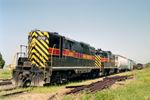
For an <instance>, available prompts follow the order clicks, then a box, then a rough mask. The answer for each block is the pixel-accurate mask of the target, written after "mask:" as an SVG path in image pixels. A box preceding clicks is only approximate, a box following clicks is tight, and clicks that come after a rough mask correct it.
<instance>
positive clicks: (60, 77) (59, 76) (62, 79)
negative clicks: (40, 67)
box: [51, 72, 68, 84]
mask: <svg viewBox="0 0 150 100" xmlns="http://www.w3.org/2000/svg"><path fill="white" fill-rule="evenodd" d="M51 81H52V83H57V84H63V83H67V82H68V76H67V75H66V74H65V73H59V72H58V73H55V74H54V75H53V76H52V80H51Z"/></svg>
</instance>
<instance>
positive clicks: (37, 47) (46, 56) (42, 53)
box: [35, 46, 48, 60]
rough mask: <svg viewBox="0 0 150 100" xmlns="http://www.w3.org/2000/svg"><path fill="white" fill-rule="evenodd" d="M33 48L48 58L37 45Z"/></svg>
mask: <svg viewBox="0 0 150 100" xmlns="http://www.w3.org/2000/svg"><path fill="white" fill-rule="evenodd" d="M35 48H36V49H37V50H38V51H39V52H40V53H41V54H42V56H43V57H45V59H46V60H48V57H47V56H46V55H45V54H44V53H43V52H42V51H41V49H39V48H38V47H37V46H35Z"/></svg>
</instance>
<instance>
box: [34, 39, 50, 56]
mask: <svg viewBox="0 0 150 100" xmlns="http://www.w3.org/2000/svg"><path fill="white" fill-rule="evenodd" d="M33 41H35V43H37V44H38V45H39V46H40V47H41V48H42V50H44V51H45V53H46V54H49V53H48V50H46V49H45V48H44V47H43V46H42V45H41V44H40V43H39V41H37V40H36V39H35V38H33Z"/></svg>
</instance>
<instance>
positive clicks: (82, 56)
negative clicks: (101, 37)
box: [12, 30, 118, 87]
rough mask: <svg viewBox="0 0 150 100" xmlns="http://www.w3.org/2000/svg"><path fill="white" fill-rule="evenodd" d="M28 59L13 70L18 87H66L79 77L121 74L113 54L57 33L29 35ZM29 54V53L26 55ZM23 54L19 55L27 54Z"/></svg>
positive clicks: (33, 32) (36, 31)
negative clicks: (62, 85)
mask: <svg viewBox="0 0 150 100" xmlns="http://www.w3.org/2000/svg"><path fill="white" fill-rule="evenodd" d="M27 52H28V54H27V56H19V57H18V58H17V59H18V60H17V66H16V68H15V69H14V70H13V73H12V74H13V81H14V83H15V84H16V85H17V86H23V87H24V86H25V87H27V86H43V85H44V84H47V83H65V82H67V81H69V80H70V79H71V78H73V77H76V76H84V77H91V78H94V77H97V76H99V73H101V74H109V73H110V71H111V70H113V71H117V69H118V67H117V66H115V56H114V55H113V54H112V53H111V52H110V51H108V52H107V51H102V50H100V49H98V50H96V49H95V48H94V47H92V46H90V45H89V44H86V43H83V42H78V41H75V40H71V39H69V38H67V37H65V36H61V35H59V34H58V33H56V32H47V31H40V30H34V31H31V32H29V34H28V47H27ZM25 53H26V52H25ZM25 53H24V52H22V51H21V52H19V53H18V54H21V55H22V54H25Z"/></svg>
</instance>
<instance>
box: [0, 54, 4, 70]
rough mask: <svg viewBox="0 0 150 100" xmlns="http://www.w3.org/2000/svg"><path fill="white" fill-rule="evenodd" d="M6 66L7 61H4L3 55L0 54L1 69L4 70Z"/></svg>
mask: <svg viewBox="0 0 150 100" xmlns="http://www.w3.org/2000/svg"><path fill="white" fill-rule="evenodd" d="M4 65H5V61H4V59H3V57H2V54H1V53H0V68H3V67H4Z"/></svg>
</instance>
